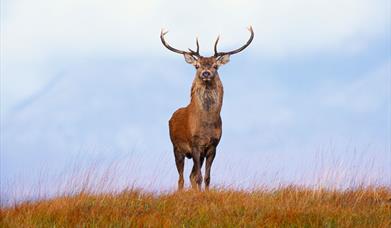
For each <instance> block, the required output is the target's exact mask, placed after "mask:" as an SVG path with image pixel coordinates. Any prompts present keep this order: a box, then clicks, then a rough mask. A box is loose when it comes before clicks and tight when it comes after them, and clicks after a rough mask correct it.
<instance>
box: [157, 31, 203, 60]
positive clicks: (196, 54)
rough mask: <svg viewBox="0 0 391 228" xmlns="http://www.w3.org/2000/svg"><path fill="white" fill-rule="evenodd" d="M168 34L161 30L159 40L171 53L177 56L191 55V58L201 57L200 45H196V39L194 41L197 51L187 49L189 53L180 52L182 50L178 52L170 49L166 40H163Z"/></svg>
mask: <svg viewBox="0 0 391 228" xmlns="http://www.w3.org/2000/svg"><path fill="white" fill-rule="evenodd" d="M167 33H168V31H166V32H163V29H162V31H161V32H160V40H161V41H162V43H163V45H164V46H165V47H166V48H167V49H168V50H170V51H173V52H176V53H178V54H182V55H184V54H188V55H192V56H195V57H201V55H200V53H199V52H200V45H199V43H198V38H197V39H196V45H197V51H193V50H192V49H190V48H189V51H182V50H178V49H176V48H173V47H171V46H170V45H169V44H168V43H167V42H166V40H165V39H164V35H166V34H167Z"/></svg>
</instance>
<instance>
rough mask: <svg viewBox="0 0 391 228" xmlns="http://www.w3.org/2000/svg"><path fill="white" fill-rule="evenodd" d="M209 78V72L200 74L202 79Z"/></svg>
mask: <svg viewBox="0 0 391 228" xmlns="http://www.w3.org/2000/svg"><path fill="white" fill-rule="evenodd" d="M209 76H210V72H209V71H204V72H202V77H209Z"/></svg>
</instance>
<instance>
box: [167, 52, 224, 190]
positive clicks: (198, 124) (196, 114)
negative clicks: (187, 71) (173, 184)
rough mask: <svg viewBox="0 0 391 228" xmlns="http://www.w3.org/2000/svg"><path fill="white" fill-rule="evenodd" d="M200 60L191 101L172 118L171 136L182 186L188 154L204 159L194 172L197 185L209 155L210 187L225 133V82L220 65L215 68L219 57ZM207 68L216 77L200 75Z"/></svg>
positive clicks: (170, 124) (192, 177) (208, 177)
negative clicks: (223, 133)
mask: <svg viewBox="0 0 391 228" xmlns="http://www.w3.org/2000/svg"><path fill="white" fill-rule="evenodd" d="M198 62H199V65H200V66H199V68H198V70H197V73H196V76H195V78H194V81H193V85H192V88H191V100H190V104H189V105H188V106H186V107H184V108H180V109H178V110H177V111H176V112H174V114H173V115H172V117H171V119H170V121H169V128H170V138H171V141H172V144H173V146H174V153H175V158H176V161H177V168H178V172H179V174H180V180H179V182H178V184H179V188H182V187H183V162H184V161H183V160H184V157H185V156H186V157H187V158H193V160H195V159H198V158H199V159H200V161H199V162H198V161H195V162H194V167H193V171H192V173H191V175H190V179H191V181H192V184H193V186H194V185H195V183H197V184H200V182H201V180H202V176H201V173H200V172H198V169H199V168H201V167H202V163H203V160H204V159H205V158H206V160H207V161H206V163H207V164H206V167H207V170H206V172H205V173H206V176H205V185H206V187H209V182H210V166H211V165H212V162H213V158H214V156H215V153H216V147H217V145H218V143H219V141H220V138H221V133H222V129H221V125H222V122H221V117H220V111H221V107H222V104H223V85H222V83H221V81H220V77H219V75H218V73H217V69H215V68H214V67H215V66H216V59H215V58H214V57H210V58H200V59H199V61H198ZM204 70H209V71H211V72H212V74H213V78H212V79H211V80H210V81H203V80H202V78H201V77H200V74H201V72H203V71H204ZM197 166H199V168H198V167H197ZM197 173H198V174H197Z"/></svg>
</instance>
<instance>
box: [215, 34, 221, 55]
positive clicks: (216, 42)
mask: <svg viewBox="0 0 391 228" xmlns="http://www.w3.org/2000/svg"><path fill="white" fill-rule="evenodd" d="M219 40H220V36H217V39H216V41H215V47H214V51H215V56H217V54H218V52H217V44H218V43H219Z"/></svg>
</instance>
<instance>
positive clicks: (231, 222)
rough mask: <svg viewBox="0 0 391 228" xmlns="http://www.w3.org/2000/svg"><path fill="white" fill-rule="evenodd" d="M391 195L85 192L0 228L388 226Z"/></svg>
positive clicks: (5, 214)
mask: <svg viewBox="0 0 391 228" xmlns="http://www.w3.org/2000/svg"><path fill="white" fill-rule="evenodd" d="M390 196H391V191H390V189H387V188H375V187H367V188H359V189H354V190H345V191H329V190H322V189H318V190H312V189H307V188H300V187H294V186H288V187H283V188H277V189H269V190H267V189H259V190H253V191H238V190H230V189H213V190H211V191H208V192H198V191H190V190H189V191H183V192H171V193H165V194H159V195H155V194H152V193H145V192H142V191H137V190H125V191H123V192H120V193H116V194H109V193H106V194H97V195H94V194H89V193H82V192H81V193H79V194H76V195H68V196H60V197H57V198H54V199H50V200H42V201H38V202H24V203H21V204H17V205H14V206H11V207H8V208H2V209H1V213H0V218H1V222H0V226H1V227H390V226H391V202H390V201H389V197H390Z"/></svg>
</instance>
